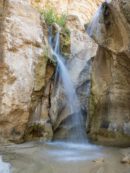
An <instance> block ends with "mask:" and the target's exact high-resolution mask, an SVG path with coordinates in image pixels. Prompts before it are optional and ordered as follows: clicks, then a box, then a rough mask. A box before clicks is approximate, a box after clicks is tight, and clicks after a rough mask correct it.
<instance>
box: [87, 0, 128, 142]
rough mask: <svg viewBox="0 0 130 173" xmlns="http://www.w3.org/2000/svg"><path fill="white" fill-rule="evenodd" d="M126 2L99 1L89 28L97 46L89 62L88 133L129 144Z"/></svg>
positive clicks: (120, 0) (121, 0)
mask: <svg viewBox="0 0 130 173" xmlns="http://www.w3.org/2000/svg"><path fill="white" fill-rule="evenodd" d="M126 4H127V5H126ZM129 5H130V2H129V1H128V0H126V1H123V0H119V1H114V0H113V1H112V2H109V3H107V2H105V3H103V5H102V6H101V7H100V9H99V11H98V13H97V14H96V18H95V19H97V20H95V19H94V21H97V23H96V25H95V23H94V22H93V23H92V25H91V28H90V30H89V31H91V32H89V33H91V36H92V37H93V38H94V40H95V41H96V42H97V43H98V44H99V48H98V52H97V55H96V57H95V58H94V62H93V73H92V86H91V98H90V107H89V118H88V121H89V122H88V124H89V126H88V133H89V136H90V137H91V138H92V139H93V140H94V141H97V142H102V143H105V144H107V145H109V144H110V145H129V144H130V109H129V108H130V101H129V100H130V96H129V93H130V81H129V75H130V70H129V66H130V24H129V15H127V14H126V13H127V11H128V9H129V10H130V8H129ZM125 9H126V11H125ZM124 11H125V12H126V13H125V12H124Z"/></svg>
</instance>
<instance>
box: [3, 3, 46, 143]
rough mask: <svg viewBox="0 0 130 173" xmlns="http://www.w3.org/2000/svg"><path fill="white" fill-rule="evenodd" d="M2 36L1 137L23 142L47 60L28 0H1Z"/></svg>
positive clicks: (40, 30)
mask: <svg viewBox="0 0 130 173" xmlns="http://www.w3.org/2000/svg"><path fill="white" fill-rule="evenodd" d="M0 38H1V39H0V56H1V57H0V136H1V137H0V140H1V141H2V142H3V141H4V140H3V138H4V139H7V140H10V141H15V142H20V141H21V140H22V139H23V136H24V132H25V129H26V127H27V124H28V122H29V118H30V112H31V111H32V107H33V106H34V107H36V105H34V104H33V101H32V100H33V98H32V96H34V97H35V93H36V92H37V93H38V92H39V91H41V90H42V89H43V87H44V85H45V80H44V78H45V74H46V64H47V60H46V58H44V57H43V56H44V49H45V41H44V35H43V30H42V26H41V21H40V16H39V14H38V13H37V12H36V11H35V10H34V9H33V8H32V7H31V6H30V4H29V2H28V1H27V0H22V1H19V0H18V1H15V0H8V1H6V0H3V1H0ZM38 66H39V67H38ZM36 100H37V98H36Z"/></svg>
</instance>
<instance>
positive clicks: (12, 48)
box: [0, 0, 100, 142]
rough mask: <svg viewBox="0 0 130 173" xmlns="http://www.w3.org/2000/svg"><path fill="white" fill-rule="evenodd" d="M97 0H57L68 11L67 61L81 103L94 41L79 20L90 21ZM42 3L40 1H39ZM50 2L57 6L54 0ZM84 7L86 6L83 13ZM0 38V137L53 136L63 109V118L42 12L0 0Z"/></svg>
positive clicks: (84, 99)
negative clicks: (69, 40)
mask: <svg viewBox="0 0 130 173" xmlns="http://www.w3.org/2000/svg"><path fill="white" fill-rule="evenodd" d="M61 2H62V1H61ZM99 2H100V0H97V1H95V2H93V1H90V0H89V1H82V2H81V1H69V2H67V1H64V2H62V3H61V4H60V5H61V7H63V8H64V9H65V8H66V6H67V11H68V14H69V18H68V27H69V29H70V31H71V54H72V55H71V58H70V60H69V62H68V64H69V65H68V66H69V69H70V73H71V77H72V79H73V81H74V83H75V87H76V88H77V92H78V95H79V97H80V98H81V106H82V107H83V108H84V107H85V109H87V108H86V102H87V97H88V95H87V94H86V93H85V92H86V87H87V86H88V85H89V83H88V81H89V79H90V74H88V75H86V73H88V71H89V70H90V68H88V65H89V63H90V57H93V56H94V55H95V53H96V46H95V44H94V42H93V41H91V40H90V38H88V36H86V34H85V31H84V29H83V25H84V23H85V22H86V21H87V23H88V21H89V19H90V17H91V15H92V13H94V11H95V10H96V8H97V4H98V3H99ZM44 3H46V2H45V1H43V2H42V1H41V3H40V5H42V6H44V5H45V4H44ZM51 3H52V4H53V5H54V6H55V5H56V4H57V1H51ZM38 5H39V3H38ZM86 8H89V12H87V14H86V13H85V11H86ZM59 9H62V8H59ZM60 12H61V11H59V13H60ZM88 16H89V17H88ZM0 38H1V39H0V142H7V141H13V142H22V141H24V140H32V139H34V138H37V137H38V138H40V137H42V138H44V139H52V137H53V130H52V129H53V128H56V126H55V124H58V126H59V125H60V123H61V119H62V120H63V119H64V114H63V116H61V119H59V117H58V116H57V115H58V111H59V107H56V106H57V105H56V102H54V101H55V100H54V97H53V96H54V95H53V94H52V93H53V91H54V90H55V88H53V82H52V81H51V79H52V76H53V72H54V66H53V65H52V64H51V63H49V61H48V60H47V58H48V48H47V47H48V45H47V44H48V43H47V41H46V38H45V35H44V28H43V27H42V24H41V20H40V15H39V14H38V12H36V10H34V9H33V8H32V7H31V4H30V3H29V1H28V0H17V1H15V0H1V1H0ZM87 42H89V44H88V45H86V43H87ZM93 50H94V51H93ZM75 64H76V65H75ZM74 67H75V68H74ZM71 69H73V70H71ZM58 89H59V88H58ZM58 89H57V91H58ZM57 91H56V95H57ZM60 96H61V95H58V97H57V99H58V98H59V97H60ZM53 103H54V104H53ZM52 105H53V106H52ZM50 107H51V109H50ZM54 110H55V112H54ZM67 115H69V114H68V113H67ZM53 117H54V119H55V122H53V121H52V120H53Z"/></svg>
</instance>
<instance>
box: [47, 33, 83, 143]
mask: <svg viewBox="0 0 130 173" xmlns="http://www.w3.org/2000/svg"><path fill="white" fill-rule="evenodd" d="M49 42H50V45H51V48H52V54H53V56H54V58H55V59H56V61H57V64H58V70H59V71H58V73H59V76H60V78H61V80H62V85H63V88H64V94H65V96H66V103H67V107H68V108H69V110H70V111H69V112H70V115H72V116H71V117H72V118H70V122H69V124H71V130H70V132H69V133H70V134H69V136H68V139H67V141H69V142H77V143H85V142H86V132H85V127H84V124H85V122H84V119H83V115H82V113H81V108H80V102H79V99H78V97H77V94H76V90H75V88H74V85H73V83H72V81H71V78H70V75H69V71H68V69H67V67H66V64H65V62H64V57H63V56H62V55H61V53H60V32H59V31H58V32H57V33H56V36H55V39H54V40H53V37H52V35H50V38H49ZM59 85H61V84H60V83H59Z"/></svg>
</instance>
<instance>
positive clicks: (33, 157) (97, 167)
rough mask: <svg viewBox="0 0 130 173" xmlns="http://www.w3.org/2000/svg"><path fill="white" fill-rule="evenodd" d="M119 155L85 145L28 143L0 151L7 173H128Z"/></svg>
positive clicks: (119, 152)
mask: <svg viewBox="0 0 130 173" xmlns="http://www.w3.org/2000/svg"><path fill="white" fill-rule="evenodd" d="M121 151H122V149H119V148H106V147H101V146H96V145H92V144H89V143H86V144H76V143H64V142H54V143H43V142H31V143H25V144H21V145H10V146H4V147H1V148H0V153H1V154H0V155H2V156H3V159H4V161H5V162H8V163H10V164H11V170H10V171H12V172H11V173H130V165H123V164H121V163H120V160H121V158H122V154H121ZM129 151H130V150H129ZM0 173H1V172H0ZM2 173H4V172H2Z"/></svg>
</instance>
